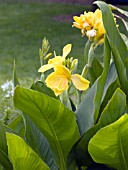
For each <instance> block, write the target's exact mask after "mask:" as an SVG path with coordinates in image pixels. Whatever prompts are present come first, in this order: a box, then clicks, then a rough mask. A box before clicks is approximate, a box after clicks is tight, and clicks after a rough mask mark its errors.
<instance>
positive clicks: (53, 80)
mask: <svg viewBox="0 0 128 170" xmlns="http://www.w3.org/2000/svg"><path fill="white" fill-rule="evenodd" d="M45 82H46V85H47V87H49V88H51V89H52V90H53V91H54V93H55V95H56V96H57V95H59V94H61V93H62V92H63V91H64V90H67V89H68V79H67V78H63V77H62V76H61V75H58V74H57V73H56V72H53V73H51V74H50V75H49V76H48V77H47V79H46V81H45Z"/></svg>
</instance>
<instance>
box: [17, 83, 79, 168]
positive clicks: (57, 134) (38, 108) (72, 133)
mask: <svg viewBox="0 0 128 170" xmlns="http://www.w3.org/2000/svg"><path fill="white" fill-rule="evenodd" d="M14 104H15V106H16V107H17V108H19V109H20V110H22V111H23V112H24V113H25V114H27V115H28V116H29V117H30V119H31V120H32V121H33V122H34V123H35V125H36V126H37V127H38V128H39V129H40V131H41V132H42V133H43V134H44V135H45V137H46V138H47V140H48V141H49V143H50V146H51V150H52V152H53V157H54V159H55V161H56V163H57V165H58V167H59V169H60V170H65V169H66V161H67V155H68V153H69V151H70V149H71V147H72V146H73V144H74V143H75V142H76V141H77V140H78V139H79V132H78V127H77V124H76V117H75V114H74V113H73V112H72V111H70V110H69V109H67V108H66V107H65V106H64V105H63V104H62V103H61V102H59V101H58V100H55V99H53V98H51V97H49V96H47V95H44V94H42V93H39V92H36V91H33V90H30V89H25V88H22V87H20V86H17V87H16V89H15V94H14Z"/></svg>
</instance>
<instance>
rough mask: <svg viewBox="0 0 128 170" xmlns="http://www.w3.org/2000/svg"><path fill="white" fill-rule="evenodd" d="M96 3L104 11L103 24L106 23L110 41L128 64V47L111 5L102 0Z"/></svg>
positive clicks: (105, 26)
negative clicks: (127, 59)
mask: <svg viewBox="0 0 128 170" xmlns="http://www.w3.org/2000/svg"><path fill="white" fill-rule="evenodd" d="M95 3H96V4H97V5H98V6H99V7H100V9H101V11H102V17H103V24H104V28H105V30H106V34H107V37H108V39H109V41H112V43H113V44H114V46H115V48H116V49H117V50H118V53H119V55H120V57H121V59H122V60H123V63H124V65H125V64H126V63H125V60H126V58H127V57H128V49H127V47H126V45H125V43H124V41H123V39H122V37H121V34H120V32H119V30H118V28H117V26H116V23H115V21H114V17H113V14H112V12H111V10H110V7H109V5H107V4H106V3H105V2H102V1H96V2H95ZM106 16H107V17H106ZM111 30H112V31H111ZM125 66H126V65H125Z"/></svg>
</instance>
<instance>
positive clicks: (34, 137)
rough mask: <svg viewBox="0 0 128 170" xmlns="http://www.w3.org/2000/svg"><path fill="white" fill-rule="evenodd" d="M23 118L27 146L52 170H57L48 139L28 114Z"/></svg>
mask: <svg viewBox="0 0 128 170" xmlns="http://www.w3.org/2000/svg"><path fill="white" fill-rule="evenodd" d="M23 116H24V121H25V140H26V142H27V144H29V146H30V147H31V148H32V149H33V150H34V151H35V152H36V153H37V154H38V155H39V156H40V157H41V158H42V160H43V161H44V162H46V164H47V165H48V166H49V167H50V169H52V170H54V169H55V170H57V167H56V165H55V163H54V160H53V156H52V152H51V149H50V145H49V143H48V141H47V139H46V138H45V136H44V135H43V134H42V133H41V132H40V130H39V129H38V128H37V126H36V125H35V124H34V123H33V122H32V121H31V119H30V118H29V117H28V116H27V115H26V114H23Z"/></svg>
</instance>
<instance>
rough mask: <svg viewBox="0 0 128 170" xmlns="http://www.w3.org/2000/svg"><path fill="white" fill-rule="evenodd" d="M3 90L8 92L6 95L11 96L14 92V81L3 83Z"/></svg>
mask: <svg viewBox="0 0 128 170" xmlns="http://www.w3.org/2000/svg"><path fill="white" fill-rule="evenodd" d="M1 88H2V90H3V91H5V92H6V94H5V97H6V98H8V97H11V96H13V94H14V84H13V82H12V81H7V82H5V83H4V84H2V85H1Z"/></svg>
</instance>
